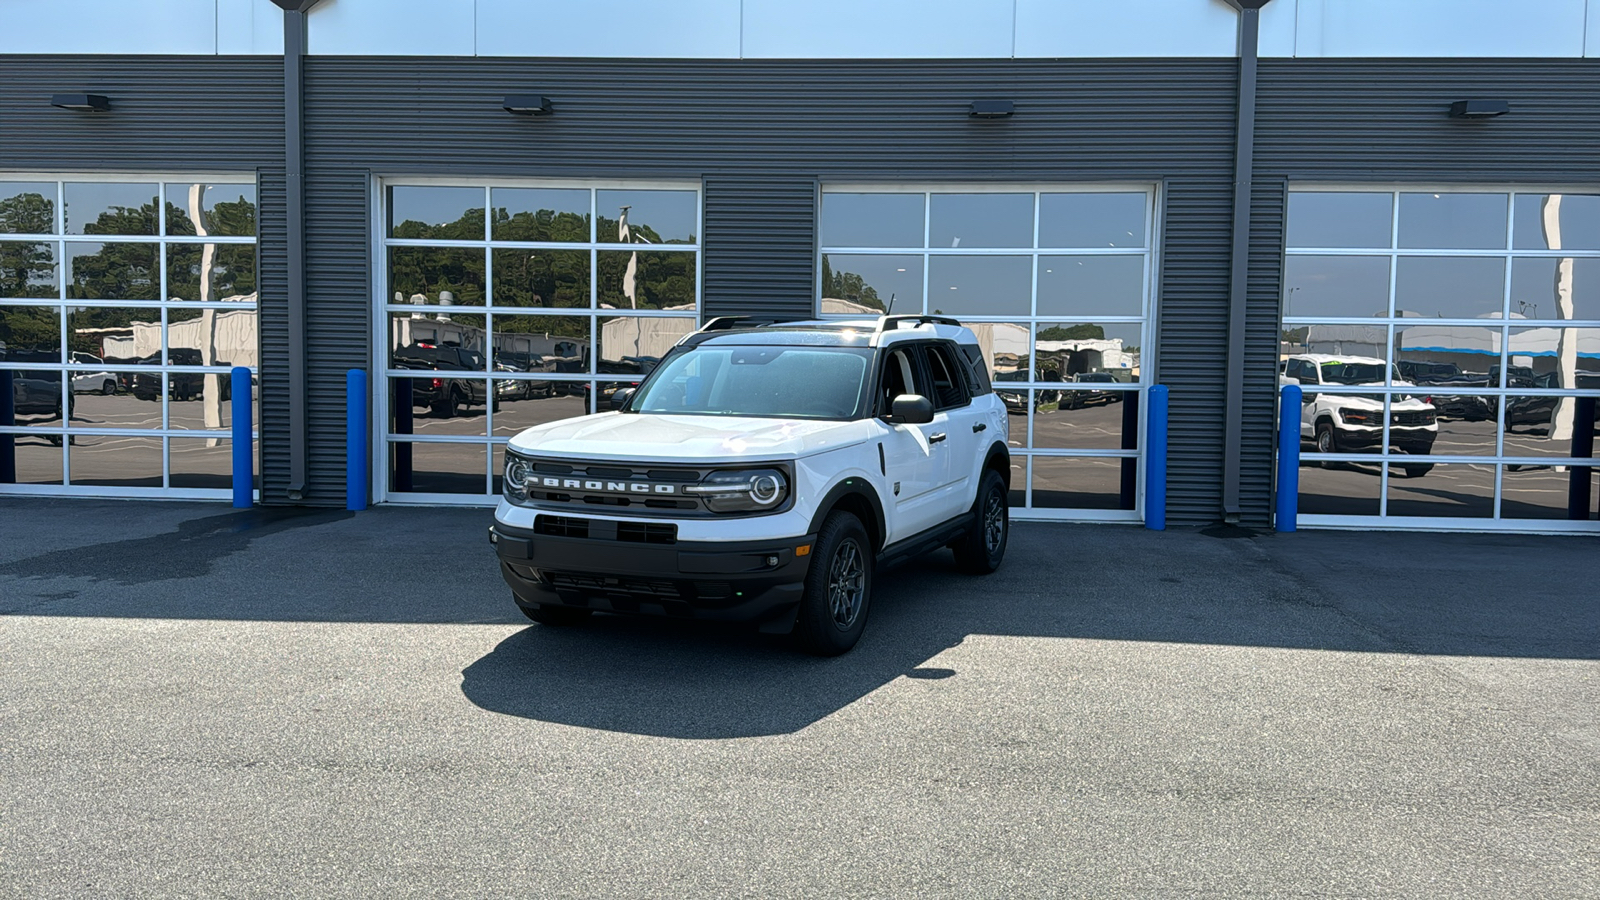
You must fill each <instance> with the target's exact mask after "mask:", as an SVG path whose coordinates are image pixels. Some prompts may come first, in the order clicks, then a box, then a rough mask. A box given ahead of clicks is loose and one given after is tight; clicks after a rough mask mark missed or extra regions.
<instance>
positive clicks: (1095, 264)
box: [1039, 256, 1145, 316]
mask: <svg viewBox="0 0 1600 900" xmlns="http://www.w3.org/2000/svg"><path fill="white" fill-rule="evenodd" d="M1144 260H1145V258H1144V257H1143V256H1041V257H1039V315H1041V316H1138V315H1143V314H1144Z"/></svg>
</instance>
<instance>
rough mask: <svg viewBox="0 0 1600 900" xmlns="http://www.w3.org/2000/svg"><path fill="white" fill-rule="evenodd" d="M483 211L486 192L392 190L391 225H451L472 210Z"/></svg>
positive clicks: (401, 187)
mask: <svg viewBox="0 0 1600 900" xmlns="http://www.w3.org/2000/svg"><path fill="white" fill-rule="evenodd" d="M482 208H483V189H482V188H464V187H424V186H418V185H397V186H395V187H392V188H390V189H389V222H390V227H391V228H393V227H394V226H396V225H399V224H401V223H403V222H421V223H423V224H424V225H448V224H449V223H451V222H455V221H458V220H460V219H461V218H462V217H463V216H465V215H466V214H467V211H468V210H471V209H482Z"/></svg>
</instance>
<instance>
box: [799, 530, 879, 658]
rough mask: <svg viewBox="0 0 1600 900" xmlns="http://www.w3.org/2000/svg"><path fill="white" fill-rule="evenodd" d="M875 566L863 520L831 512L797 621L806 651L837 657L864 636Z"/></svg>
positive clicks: (821, 534)
mask: <svg viewBox="0 0 1600 900" xmlns="http://www.w3.org/2000/svg"><path fill="white" fill-rule="evenodd" d="M872 565H873V553H872V541H870V540H869V539H868V538H867V530H866V529H865V528H863V527H862V525H861V520H859V519H857V518H856V517H855V516H853V515H851V514H849V513H847V512H843V511H841V510H835V511H834V512H831V513H829V514H828V518H827V519H825V520H823V523H822V529H821V531H819V532H818V534H817V545H816V548H815V550H813V556H812V562H811V568H810V569H809V570H808V571H807V572H806V580H805V593H804V595H802V596H801V598H800V614H799V616H798V618H797V619H796V621H795V629H794V636H795V642H796V644H797V645H798V646H799V647H800V648H801V649H802V650H805V651H806V652H807V653H813V654H815V655H817V656H838V655H839V654H841V653H844V652H846V651H847V650H849V649H850V648H851V647H854V646H855V645H856V641H858V640H860V639H861V632H862V631H864V630H865V629H866V627H867V612H868V608H869V607H870V606H871V603H872Z"/></svg>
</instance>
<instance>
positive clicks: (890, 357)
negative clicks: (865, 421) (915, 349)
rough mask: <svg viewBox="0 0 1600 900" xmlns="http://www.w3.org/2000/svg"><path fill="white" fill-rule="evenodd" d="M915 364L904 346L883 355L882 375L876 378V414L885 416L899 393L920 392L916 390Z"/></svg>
mask: <svg viewBox="0 0 1600 900" xmlns="http://www.w3.org/2000/svg"><path fill="white" fill-rule="evenodd" d="M916 368H917V367H916V365H915V363H914V361H913V360H912V358H911V354H910V353H908V352H907V351H906V350H905V349H904V348H901V349H899V350H892V351H890V352H889V353H887V354H885V355H884V356H883V376H882V377H881V378H879V379H878V413H877V414H878V415H880V416H886V415H888V414H889V410H890V409H891V408H892V407H893V405H894V398H896V397H898V396H900V395H901V394H916V393H920V392H919V391H918V390H917V379H916V375H915V372H916Z"/></svg>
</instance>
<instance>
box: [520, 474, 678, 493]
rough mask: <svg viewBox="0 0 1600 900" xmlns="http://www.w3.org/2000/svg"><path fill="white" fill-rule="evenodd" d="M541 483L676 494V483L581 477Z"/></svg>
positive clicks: (543, 484) (574, 488)
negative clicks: (589, 479) (587, 478)
mask: <svg viewBox="0 0 1600 900" xmlns="http://www.w3.org/2000/svg"><path fill="white" fill-rule="evenodd" d="M539 484H540V485H541V486H543V487H547V488H565V489H568V490H583V491H609V492H612V493H617V494H676V493H677V492H678V486H677V485H675V484H651V483H649V482H643V481H628V482H622V481H586V480H583V479H580V478H548V477H545V478H540V479H539Z"/></svg>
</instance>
